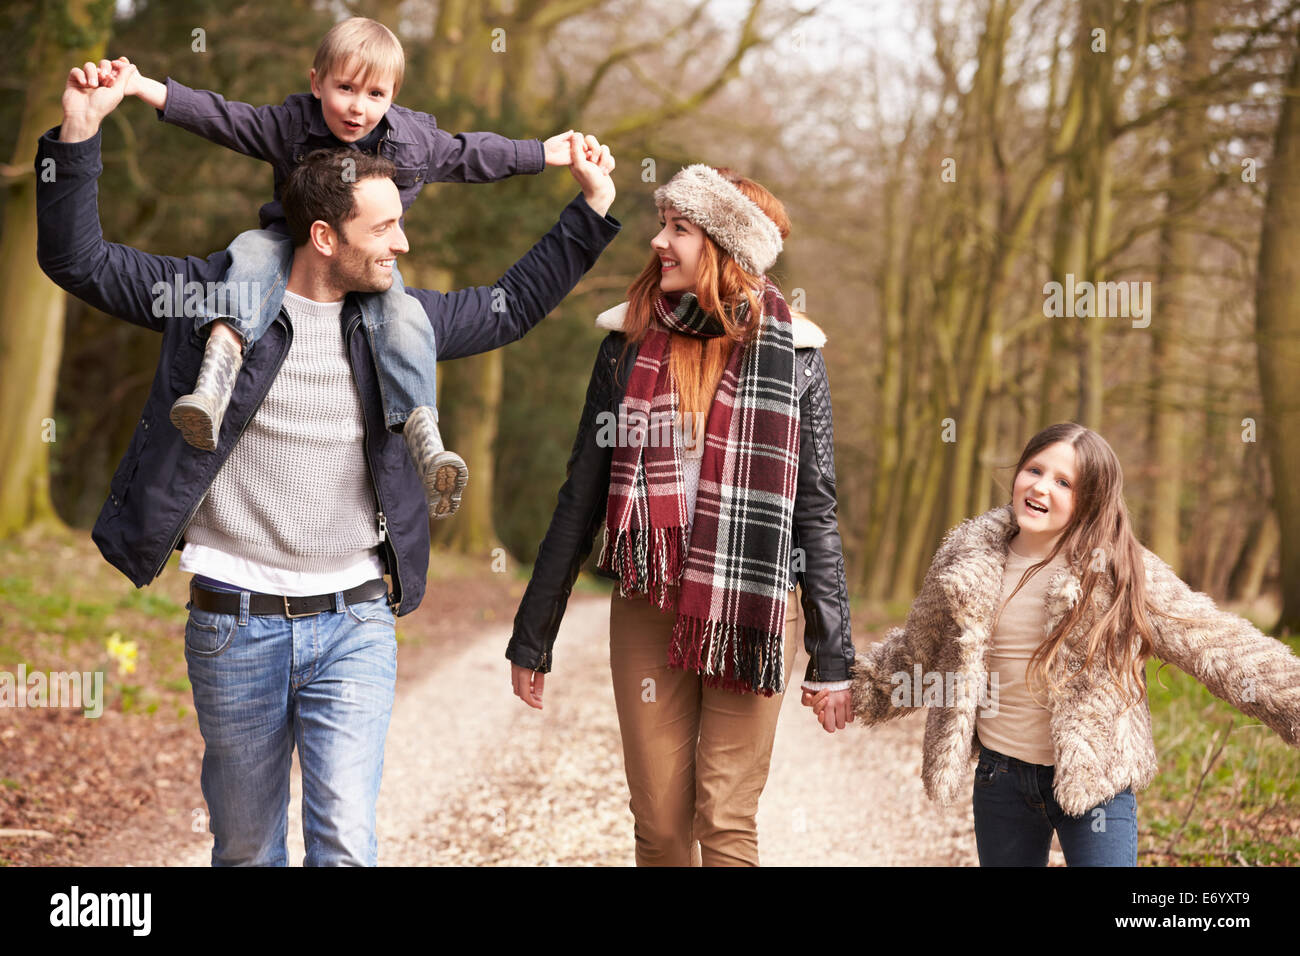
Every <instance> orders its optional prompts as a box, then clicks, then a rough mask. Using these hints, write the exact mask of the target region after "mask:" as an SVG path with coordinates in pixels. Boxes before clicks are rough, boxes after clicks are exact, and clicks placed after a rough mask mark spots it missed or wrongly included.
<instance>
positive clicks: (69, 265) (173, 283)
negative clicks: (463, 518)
mask: <svg viewBox="0 0 1300 956" xmlns="http://www.w3.org/2000/svg"><path fill="white" fill-rule="evenodd" d="M58 135H59V130H58V128H57V127H56V128H55V129H53V130H51V131H49V132H47V133H46V134H45V135H44V136H42V137H41V140H40V146H39V149H38V151H37V154H36V170H37V177H36V180H37V192H36V215H37V230H38V231H37V260H38V261H39V263H40V266H41V269H42V270H44V272H45V274H46V275H48V276H49V277H50V278H51V279H53V280H54V281H55V282H56V283H57V284H58V285H60V286H61V287H63V288H64V289H66V290H67V291H68V292H70V293H72V294H73V295H75V296H77V297H78V298H80V299H82V300H84V301H85V302H87V303H89V304H90V305H92V306H94V307H95V308H97V309H101V310H103V311H104V312H107V313H109V314H111V315H116V316H119V317H121V318H123V319H125V320H127V321H128V322H132V323H134V324H135V325H140V326H144V327H145V328H148V329H152V330H154V331H155V332H161V333H162V349H161V351H160V353H159V356H158V368H157V371H156V372H155V374H154V380H153V385H152V387H151V388H150V390H149V398H148V400H147V401H146V402H145V406H144V409H143V411H142V412H141V414H140V421H139V423H138V424H137V425H136V429H135V433H134V434H133V435H132V437H131V444H130V445H129V446H128V448H127V451H126V455H125V456H123V458H122V461H121V463H120V464H119V465H118V467H117V472H116V473H115V474H114V475H113V480H112V483H111V485H110V488H109V495H108V501H107V502H105V504H104V507H103V509H102V510H101V511H100V514H99V519H98V521H96V522H95V528H94V531H93V532H92V537H93V538H94V540H95V543H96V544H97V545H98V546H99V550H100V552H101V553H102V554H103V555H104V557H105V559H107V560H108V562H109V563H110V564H112V565H113V566H114V567H116V568H117V569H118V570H120V571H121V572H122V573H123V574H125V575H126V576H127V577H128V578H130V579H131V582H132V583H133V584H135V586H136V587H144V586H145V585H146V584H148V583H150V582H151V581H152V580H153V579H154V578H156V577H157V576H158V575H159V574H160V573H161V572H162V569H163V568H164V566H165V565H166V563H167V558H168V556H169V555H170V554H171V552H172V551H173V550H174V549H175V548H177V547H179V546H180V545H181V543H182V542H183V537H182V535H183V532H184V529H185V526H186V524H187V523H188V522H189V519H190V517H191V516H192V515H193V514H194V511H195V510H196V509H197V508H198V506H199V503H200V502H201V501H202V500H203V497H204V495H206V494H207V492H208V489H209V488H210V487H211V485H212V482H213V480H214V479H215V477H216V475H217V471H218V470H219V469H220V468H221V466H222V464H223V463H224V462H225V460H226V458H227V457H228V456H229V455H230V452H231V450H232V449H233V448H234V446H235V443H236V442H237V441H238V440H239V436H240V435H241V434H242V433H243V430H244V428H245V426H246V425H247V424H248V422H249V421H250V420H251V419H252V417H253V415H254V414H255V413H256V411H257V409H258V407H259V406H260V405H261V403H262V399H263V398H265V397H266V393H267V390H268V389H269V388H270V387H271V382H272V380H273V379H274V378H275V376H276V373H277V372H278V371H279V369H280V365H281V363H282V362H283V361H284V358H285V355H286V354H287V353H288V351H289V344H290V342H291V341H292V338H293V328H292V326H291V325H290V323H289V321H288V318H287V316H286V315H285V313H284V312H283V311H281V313H280V315H279V316H278V317H277V319H276V321H275V322H274V323H273V324H272V325H271V327H270V329H269V330H268V331H267V333H266V335H265V336H263V337H262V339H260V340H259V341H258V342H257V343H256V344H255V345H254V346H253V347H252V348H250V349H249V351H248V354H247V356H246V357H245V361H244V365H243V369H242V370H241V371H240V373H239V378H238V380H237V381H236V383H235V389H234V394H233V395H232V396H231V400H230V406H229V408H228V409H227V411H226V415H225V419H224V420H223V422H222V426H221V434H220V436H219V437H218V442H217V450H216V451H215V452H206V451H200V450H199V449H196V448H192V447H191V446H189V445H188V444H186V443H185V439H184V438H183V437H182V436H181V433H180V432H179V431H178V430H177V429H176V428H174V427H173V426H172V425H171V423H170V421H169V420H168V414H169V411H170V409H171V406H172V403H173V402H174V401H175V400H176V399H177V398H179V397H180V396H181V395H183V394H185V393H186V392H188V391H189V390H190V389H191V387H192V386H193V384H194V381H195V378H196V377H197V375H198V369H199V363H200V362H201V361H202V358H203V347H204V344H205V343H204V340H203V339H201V338H200V337H199V336H198V335H197V334H196V333H195V332H194V321H193V318H187V317H186V316H185V315H184V314H183V313H184V311H185V310H184V309H183V308H182V309H179V310H178V309H177V308H176V305H177V302H178V300H179V301H180V302H181V303H182V304H183V303H184V301H185V300H186V299H187V298H189V294H188V292H187V291H186V290H185V289H184V283H187V282H194V283H208V282H216V281H218V280H220V279H221V277H222V276H223V275H224V274H225V272H226V269H227V268H228V266H229V262H230V256H229V254H228V253H226V252H225V251H222V252H216V253H213V254H212V255H210V256H208V257H207V258H206V259H199V258H196V257H194V256H189V257H186V258H184V259H181V258H176V257H173V256H158V255H150V254H148V253H144V252H141V251H139V250H138V249H133V248H131V247H129V246H124V245H120V244H118V243H110V242H105V241H104V236H103V233H102V230H101V228H100V222H99V206H98V193H99V183H98V180H99V174H100V172H101V171H102V169H103V165H102V163H101V160H100V134H99V133H96V134H95V135H94V136H93V137H91V138H90V139H88V140H85V141H84V142H80V143H60V142H59V141H58ZM46 159H53V160H54V166H53V169H54V172H55V176H54V178H53V181H49V182H47V181H46V180H47V178H48V177H47V176H43V175H41V173H42V172H43V163H44V161H45V160H46ZM619 228H620V225H619V223H618V221H617V220H615V219H613V218H612V217H609V216H605V217H601V216H598V215H596V213H595V212H594V211H593V210H592V208H591V207H590V206H588V205H587V203H586V201H585V200H584V199H583V198H582V197H581V196H578V197H577V198H576V199H574V200H573V201H572V202H570V203H569V205H568V206H567V207H565V209H564V211H563V212H562V213H561V214H560V219H559V221H558V222H557V223H556V224H555V225H554V226H553V227H551V230H550V231H549V232H548V233H547V234H546V235H545V236H543V237H542V238H541V239H540V240H539V241H538V242H537V244H536V245H534V246H533V248H532V249H530V250H529V251H528V252H527V253H526V254H525V255H524V257H523V258H522V259H520V260H519V261H518V262H516V263H515V264H514V265H513V266H511V267H510V268H509V269H508V270H507V271H506V273H505V275H504V276H502V277H501V279H499V280H498V281H497V283H496V284H495V286H491V287H488V286H479V287H477V288H471V289H460V290H457V291H455V292H447V293H443V292H435V291H432V290H428V289H407V293H408V294H410V295H412V296H414V297H415V298H416V299H417V300H419V302H420V304H421V305H422V306H423V307H424V310H425V312H426V313H427V314H428V316H429V321H430V322H431V323H432V325H433V329H434V334H435V337H436V339H437V342H438V357H439V358H440V359H452V358H459V357H462V356H466V355H474V354H477V353H479V352H486V351H490V350H492V349H495V348H499V347H500V346H502V345H506V344H507V343H510V342H513V341H515V340H516V339H518V338H520V337H522V336H523V335H524V334H525V333H526V332H528V330H529V329H531V328H532V327H533V326H534V325H536V324H537V323H538V322H539V321H541V319H542V318H543V317H545V316H546V314H547V313H548V312H550V311H551V310H552V309H554V308H555V307H556V306H557V305H558V304H559V303H560V301H561V300H562V299H563V298H564V297H565V296H566V295H567V294H568V293H569V291H570V290H571V289H572V288H573V286H574V285H576V284H577V282H578V280H579V279H580V278H581V277H582V275H583V274H584V273H585V272H586V271H587V270H588V269H589V268H591V266H592V264H593V263H594V262H595V261H596V258H597V256H599V255H600V253H601V251H602V250H603V249H604V248H605V246H606V245H607V244H608V243H609V241H610V240H611V239H612V238H613V237H614V235H615V234H616V233H617V232H618V230H619ZM178 287H179V288H180V289H181V291H179V292H178V291H177V288H178ZM497 289H499V290H501V292H500V293H498V294H497V295H496V305H495V308H494V290H497ZM501 302H504V304H505V308H504V309H502V308H501V305H500V303H501ZM342 321H343V334H344V342H345V343H346V346H347V349H348V357H349V360H350V362H351V365H352V373H353V377H354V378H355V380H356V385H357V391H358V393H359V394H360V396H361V401H362V407H363V410H364V415H365V446H366V461H367V462H368V464H369V470H370V477H371V480H372V482H373V485H374V490H375V499H376V501H377V502H378V505H379V512H380V513H379V514H377V515H376V516H375V520H376V522H377V523H379V525H380V527H381V529H382V528H384V527H385V526H386V529H387V534H386V536H385V537H384V540H383V541H381V543H380V546H379V548H380V552H381V555H382V557H383V560H384V563H385V565H386V567H387V569H388V572H389V574H390V576H391V578H392V585H393V590H392V597H391V598H390V600H391V601H392V603H393V604H394V610H395V612H396V613H397V614H398V615H405V614H409V613H410V612H411V611H414V610H415V609H416V608H417V607H418V606H419V604H420V601H421V599H422V598H423V596H424V587H425V574H426V572H427V570H428V564H429V525H428V506H427V505H426V503H425V497H424V490H423V487H422V486H421V484H420V480H419V478H418V477H417V475H416V473H415V468H414V466H413V465H412V464H411V460H410V456H409V455H408V453H407V450H406V443H405V441H404V440H403V438H402V436H401V435H398V434H393V433H392V432H389V431H388V430H386V429H385V428H384V425H383V413H382V407H381V404H380V399H379V389H378V386H377V384H376V381H375V369H374V364H373V360H372V358H371V354H370V346H369V342H368V340H367V338H366V335H365V333H364V331H363V330H362V329H361V309H360V306H359V304H358V297H357V296H356V295H353V294H349V295H348V296H347V298H346V300H345V302H344V306H343V316H342ZM304 493H306V494H310V493H311V492H310V489H307V490H305V492H304Z"/></svg>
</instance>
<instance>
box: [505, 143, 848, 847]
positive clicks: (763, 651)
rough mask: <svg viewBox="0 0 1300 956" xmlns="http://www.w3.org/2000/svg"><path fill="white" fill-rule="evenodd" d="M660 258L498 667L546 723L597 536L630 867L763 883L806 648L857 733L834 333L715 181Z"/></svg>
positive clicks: (607, 317) (590, 407)
mask: <svg viewBox="0 0 1300 956" xmlns="http://www.w3.org/2000/svg"><path fill="white" fill-rule="evenodd" d="M655 202H656V204H657V205H658V207H659V210H660V215H661V225H662V229H661V231H660V233H659V234H658V235H657V236H655V238H654V239H653V240H652V241H651V243H650V245H651V248H652V250H653V255H652V257H651V259H650V262H649V263H648V264H647V265H646V267H645V269H644V270H643V271H642V273H641V275H640V276H639V277H638V278H637V279H636V281H634V282H633V283H632V285H631V287H630V288H629V290H628V298H629V301H628V302H626V303H624V304H622V305H620V306H618V307H616V308H614V309H611V310H610V311H608V312H605V313H604V314H602V315H601V316H600V318H599V319H597V325H598V326H600V327H602V328H605V329H608V330H609V331H610V334H609V336H608V337H607V338H606V339H605V341H604V343H603V344H602V345H601V349H600V354H599V356H598V357H597V359H596V367H595V369H594V371H593V372H592V376H591V384H590V386H589V387H588V389H587V401H586V407H585V409H584V411H583V415H582V422H581V424H580V425H579V428H578V437H577V440H576V442H575V443H574V448H573V454H572V456H571V458H570V459H569V469H568V471H569V474H568V480H567V481H566V482H565V483H564V486H563V487H562V488H561V489H560V495H559V503H558V505H557V507H556V510H555V514H554V516H553V517H552V519H551V525H550V529H549V530H548V531H547V533H546V538H545V539H544V540H543V541H542V544H541V547H540V548H539V550H538V554H537V562H536V564H535V565H534V568H533V577H532V580H531V581H530V582H529V585H528V589H527V592H526V593H525V594H524V598H523V601H522V603H521V604H520V606H519V611H518V613H517V614H516V616H515V626H514V634H513V636H512V638H511V640H510V645H509V647H508V648H507V649H506V657H507V658H509V659H510V661H511V678H512V681H513V684H514V691H515V694H516V695H517V696H519V697H520V698H521V699H522V700H523V701H524V702H525V703H527V704H529V705H530V706H533V707H538V708H540V707H541V706H542V690H543V685H544V682H545V674H546V673H547V672H548V671H550V669H551V664H552V647H553V645H554V643H555V635H556V632H557V631H558V630H559V627H560V620H561V619H562V618H563V616H564V609H565V605H566V603H567V601H568V596H569V590H570V589H571V588H572V586H573V582H574V580H575V579H576V578H577V576H578V571H579V569H580V568H581V566H582V563H583V561H584V559H585V558H586V557H587V555H588V553H589V552H590V551H591V545H592V539H593V537H594V535H595V533H596V529H597V528H598V527H599V526H600V523H601V521H602V519H603V520H604V521H605V525H606V528H605V539H604V546H603V548H602V549H601V555H600V560H599V570H600V573H601V574H603V575H604V576H606V577H613V578H614V579H616V580H618V581H619V587H618V588H617V589H616V590H615V592H614V595H613V597H612V599H611V603H610V670H611V672H612V674H613V679H614V697H615V701H616V705H617V709H618V719H619V728H620V732H621V734H622V738H623V755H624V763H625V766H626V770H627V781H628V787H629V788H630V790H631V794H632V799H631V803H630V806H631V809H632V815H633V817H634V819H635V836H636V861H637V863H638V865H646V864H664V865H679V866H680V865H687V864H690V863H691V862H692V861H693V860H694V859H695V858H696V857H695V853H696V848H695V846H694V844H695V843H696V841H698V859H699V860H700V862H702V863H703V864H705V865H713V864H741V865H757V863H758V837H757V830H756V826H755V815H756V813H757V811H758V798H759V795H760V794H761V793H762V790H763V786H764V784H765V782H766V780H767V771H768V763H769V760H770V758H771V753H772V742H773V739H774V737H775V733H776V720H777V714H778V712H779V711H780V708H781V700H782V698H781V694H782V691H783V690H784V688H785V686H786V683H787V682H788V681H789V678H790V670H791V665H792V662H793V659H794V653H795V649H796V643H795V642H796V641H797V640H798V638H799V634H800V633H801V632H803V631H804V624H803V619H801V616H800V614H799V602H798V601H796V600H792V599H789V594H790V592H791V591H793V590H795V589H796V586H797V585H801V592H800V594H801V600H802V604H803V610H804V612H805V614H806V622H807V630H806V634H805V645H806V647H807V649H808V653H809V654H810V655H811V658H812V660H811V661H810V663H809V666H808V672H807V677H808V680H809V681H812V682H814V683H812V684H811V685H805V686H811V687H813V688H816V689H818V690H825V691H826V693H827V698H826V700H827V702H828V712H829V713H830V714H831V715H832V716H831V717H830V718H828V719H835V717H834V715H835V714H838V715H839V719H840V720H841V721H842V720H843V719H844V718H846V717H847V716H848V708H849V691H848V677H849V666H850V664H851V663H852V661H853V643H852V641H851V639H850V636H849V604H848V591H847V588H846V585H845V575H844V560H843V557H842V554H841V550H840V537H839V532H838V528H837V524H836V518H835V510H836V502H835V471H834V459H833V455H832V431H831V414H830V391H829V387H828V385H827V383H826V369H825V365H824V364H823V362H822V358H821V353H820V352H819V351H818V349H819V348H820V347H821V346H822V345H823V344H824V343H825V336H824V335H822V334H821V331H820V330H819V329H818V328H817V327H816V326H815V325H814V324H813V323H812V322H810V321H808V320H807V319H805V318H803V317H801V316H791V314H790V311H789V309H788V308H787V307H786V304H785V300H784V299H783V298H782V297H781V293H780V291H779V290H778V289H777V287H776V286H775V285H774V284H773V283H772V282H771V281H770V280H768V279H766V278H765V275H764V274H765V273H766V272H767V270H768V269H769V268H770V267H771V265H772V263H773V262H774V261H775V260H776V257H777V254H778V253H779V252H780V250H781V244H782V239H783V238H784V237H785V236H786V235H787V234H788V233H789V228H790V226H789V220H788V219H787V218H786V214H785V210H784V208H783V206H782V205H781V203H780V202H779V201H778V200H777V199H776V197H774V196H773V195H772V194H771V193H770V192H768V191H767V190H766V189H764V188H763V187H762V186H760V185H759V184H758V183H755V182H753V181H752V180H749V179H744V178H742V177H740V176H737V175H736V174H734V173H732V172H730V171H729V170H726V169H714V168H712V167H709V166H703V165H695V166H688V167H687V168H686V169H684V170H682V171H681V172H680V173H678V175H676V176H674V177H673V179H672V180H671V181H670V182H669V183H668V184H667V185H666V186H663V187H661V188H660V189H658V190H657V191H656V192H655Z"/></svg>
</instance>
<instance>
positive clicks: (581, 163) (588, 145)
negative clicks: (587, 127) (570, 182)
mask: <svg viewBox="0 0 1300 956" xmlns="http://www.w3.org/2000/svg"><path fill="white" fill-rule="evenodd" d="M588 157H596V158H595V159H594V160H593V159H589V158H588ZM613 168H614V157H613V156H611V155H610V152H609V147H608V146H602V145H601V144H600V143H599V142H598V141H597V139H596V137H594V136H587V137H585V138H584V137H582V136H581V135H580V134H578V133H573V134H572V135H571V136H570V137H569V172H570V173H572V174H573V178H574V179H576V180H577V181H578V185H579V186H581V187H582V196H583V198H584V199H586V200H587V205H588V206H590V207H591V208H592V209H593V210H594V211H595V213H596V215H598V216H603V215H605V214H606V213H607V212H609V207H610V204H611V203H613V202H614V194H615V190H614V180H613V179H612V178H611V177H610V175H609V174H610V171H611V170H613Z"/></svg>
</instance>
